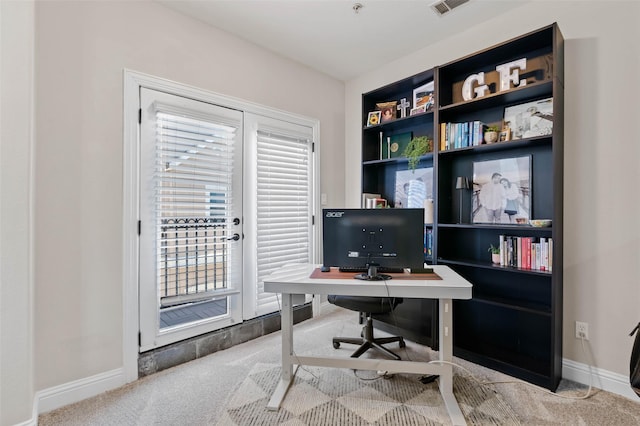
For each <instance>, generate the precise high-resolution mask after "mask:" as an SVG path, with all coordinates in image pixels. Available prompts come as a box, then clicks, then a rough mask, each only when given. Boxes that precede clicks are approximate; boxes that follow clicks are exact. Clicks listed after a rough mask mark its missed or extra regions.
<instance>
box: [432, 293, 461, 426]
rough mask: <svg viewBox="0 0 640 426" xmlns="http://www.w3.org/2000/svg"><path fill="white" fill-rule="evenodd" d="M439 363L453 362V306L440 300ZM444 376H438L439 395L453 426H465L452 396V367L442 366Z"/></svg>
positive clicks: (456, 402)
mask: <svg viewBox="0 0 640 426" xmlns="http://www.w3.org/2000/svg"><path fill="white" fill-rule="evenodd" d="M439 308H440V309H439V317H440V318H439V321H438V322H439V326H440V336H439V337H440V339H439V340H440V347H439V349H440V351H439V356H440V361H447V362H452V361H453V304H452V302H451V299H440V306H439ZM442 366H443V368H444V371H445V372H444V374H442V375H441V376H440V381H439V382H440V383H439V385H440V394H441V395H442V399H443V400H444V404H445V406H446V407H447V411H448V412H449V417H451V422H452V423H453V424H454V425H466V424H467V422H466V421H465V419H464V416H463V415H462V411H460V406H459V405H458V401H456V397H455V396H454V395H453V366H452V365H451V364H443V365H442Z"/></svg>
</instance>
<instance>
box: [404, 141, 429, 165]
mask: <svg viewBox="0 0 640 426" xmlns="http://www.w3.org/2000/svg"><path fill="white" fill-rule="evenodd" d="M432 150H433V144H432V140H431V139H430V138H429V137H427V136H417V137H415V138H413V139H411V142H409V144H408V145H407V147H406V148H405V149H404V152H403V153H402V155H403V156H405V157H407V158H408V159H409V169H410V170H415V169H416V167H417V166H418V162H419V161H420V156H421V155H424V154H426V153H427V152H431V151H432Z"/></svg>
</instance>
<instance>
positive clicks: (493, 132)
mask: <svg viewBox="0 0 640 426" xmlns="http://www.w3.org/2000/svg"><path fill="white" fill-rule="evenodd" d="M499 130H500V129H498V126H489V127H487V129H486V130H485V131H484V141H485V142H486V143H494V142H496V141H497V140H498V131H499Z"/></svg>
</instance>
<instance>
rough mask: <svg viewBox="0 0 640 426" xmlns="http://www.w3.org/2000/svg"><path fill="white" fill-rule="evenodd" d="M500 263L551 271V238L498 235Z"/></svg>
mask: <svg viewBox="0 0 640 426" xmlns="http://www.w3.org/2000/svg"><path fill="white" fill-rule="evenodd" d="M500 265H502V266H512V267H516V268H521V269H533V270H538V271H548V272H551V270H552V269H553V239H552V238H545V237H540V238H537V237H514V236H509V235H500Z"/></svg>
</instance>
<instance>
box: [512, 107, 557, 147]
mask: <svg viewBox="0 0 640 426" xmlns="http://www.w3.org/2000/svg"><path fill="white" fill-rule="evenodd" d="M504 126H505V127H508V128H509V129H511V139H512V140H513V139H525V138H533V137H536V136H546V135H550V134H552V132H553V98H547V99H540V100H538V101H533V102H527V103H524V104H520V105H513V106H510V107H506V108H505V109H504Z"/></svg>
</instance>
